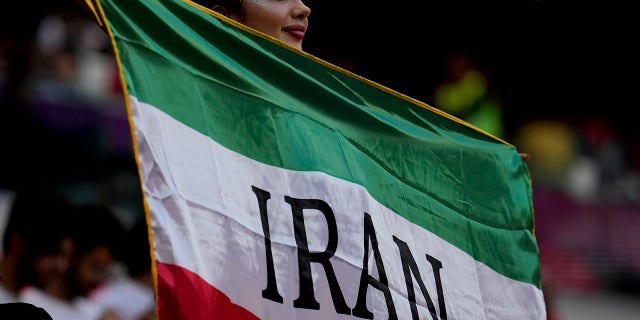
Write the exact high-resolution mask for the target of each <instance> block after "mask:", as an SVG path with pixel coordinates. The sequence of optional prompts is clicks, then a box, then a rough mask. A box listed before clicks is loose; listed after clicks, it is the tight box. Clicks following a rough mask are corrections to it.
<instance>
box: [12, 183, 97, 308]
mask: <svg viewBox="0 0 640 320" xmlns="http://www.w3.org/2000/svg"><path fill="white" fill-rule="evenodd" d="M71 209H72V205H71V203H70V202H69V201H68V200H67V198H66V197H65V196H64V195H62V194H58V193H55V192H50V191H46V190H45V191H40V190H36V191H31V190H29V191H20V192H19V193H18V194H17V196H16V199H15V201H14V205H13V207H12V212H11V218H10V220H13V219H14V218H15V219H16V220H13V221H10V222H9V224H8V228H7V236H8V238H6V239H9V240H10V242H11V241H17V240H16V239H19V241H18V242H13V243H15V245H16V246H17V247H18V249H19V250H18V251H19V252H20V256H19V261H18V266H17V269H16V270H15V282H14V283H13V285H15V286H14V287H13V288H14V290H15V289H17V290H18V300H19V301H21V302H26V303H31V304H33V305H36V306H39V307H42V308H44V309H45V310H46V311H47V312H49V313H50V314H51V316H52V317H53V318H55V319H85V318H83V317H82V316H81V314H80V313H79V312H78V311H77V310H76V309H75V308H74V306H73V305H72V304H71V297H72V296H71V292H70V290H69V286H68V284H67V279H68V278H67V277H68V274H69V268H70V265H71V260H72V258H73V251H74V243H73V240H72V237H71V219H70V212H71ZM14 221H15V222H14ZM12 225H15V226H17V227H16V228H13V227H11V226H12ZM15 230H20V231H19V232H16V231H15ZM8 247H10V246H8ZM87 319H88V318H87Z"/></svg>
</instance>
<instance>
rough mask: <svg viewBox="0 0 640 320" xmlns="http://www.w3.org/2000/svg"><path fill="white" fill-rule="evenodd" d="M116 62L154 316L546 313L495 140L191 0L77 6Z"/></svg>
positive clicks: (524, 192)
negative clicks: (106, 40)
mask: <svg viewBox="0 0 640 320" xmlns="http://www.w3.org/2000/svg"><path fill="white" fill-rule="evenodd" d="M84 1H86V2H87V3H86V4H87V5H88V6H89V8H90V9H91V10H92V11H93V14H94V15H95V17H96V20H97V22H98V23H99V24H100V25H101V26H102V27H103V28H104V29H105V30H106V31H107V32H108V34H109V36H110V38H111V40H112V45H113V50H114V53H115V55H116V57H117V59H118V67H119V70H120V72H121V78H122V82H123V89H124V92H125V97H124V98H125V101H126V105H127V110H128V112H129V114H130V124H131V131H132V138H133V140H134V146H135V157H136V160H137V163H138V169H139V174H140V177H141V182H142V189H143V190H142V191H143V194H144V204H145V208H146V217H147V222H148V224H149V227H150V230H151V231H152V232H151V236H150V241H151V244H152V246H151V247H152V252H150V254H151V255H152V257H153V270H154V280H155V287H156V299H157V306H158V316H159V319H160V320H176V319H273V320H282V319H305V320H312V319H318V320H320V319H322V320H327V319H433V320H436V319H469V320H478V319H508V320H513V319H518V320H523V319H541V320H542V319H546V315H545V304H544V300H543V293H542V290H541V285H540V262H539V253H538V246H537V242H536V239H535V234H534V226H533V205H532V195H531V193H532V190H531V181H530V176H529V172H528V169H527V166H526V164H525V163H524V162H523V161H522V159H521V158H520V157H519V155H518V153H517V151H516V150H515V148H514V147H513V146H512V145H510V144H509V143H507V142H505V141H502V140H500V139H498V138H496V137H493V136H491V135H489V134H487V133H485V132H482V131H481V130H479V129H477V128H475V127H473V126H471V125H469V124H467V123H465V122H463V121H461V120H459V119H457V118H455V117H453V116H450V115H448V114H446V113H443V112H441V111H439V110H437V109H435V108H432V107H430V106H428V105H426V104H424V103H421V102H420V101H416V100H414V99H411V98H409V97H407V96H405V95H402V94H400V93H398V92H395V91H393V90H391V89H388V88H386V87H383V86H381V85H378V84H376V83H374V82H371V81H369V80H367V79H365V78H362V77H359V76H357V75H355V74H352V73H350V72H347V71H345V70H342V69H340V68H338V67H336V66H333V65H331V64H329V63H327V62H325V61H323V60H321V59H318V58H316V57H314V56H312V55H310V54H307V53H304V52H301V51H299V50H296V49H293V48H291V47H289V46H287V45H286V44H284V43H281V42H279V41H278V40H275V39H273V38H271V37H269V36H266V35H263V34H261V33H259V32H257V31H254V30H252V29H249V28H247V27H245V26H243V25H239V24H238V23H235V22H234V21H231V20H229V19H227V18H225V17H222V16H220V15H218V14H217V13H213V12H212V11H210V10H208V9H206V8H203V7H201V6H199V5H197V4H194V3H192V2H190V1H188V0H184V1H183V0H126V1H124V0H93V1H92V0H84Z"/></svg>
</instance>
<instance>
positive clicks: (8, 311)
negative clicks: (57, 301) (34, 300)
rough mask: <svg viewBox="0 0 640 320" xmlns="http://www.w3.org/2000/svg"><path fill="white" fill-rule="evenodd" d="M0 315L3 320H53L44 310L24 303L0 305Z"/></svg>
mask: <svg viewBox="0 0 640 320" xmlns="http://www.w3.org/2000/svg"><path fill="white" fill-rule="evenodd" d="M0 315H2V319H3V320H14V319H15V320H18V319H20V320H53V318H51V315H49V313H48V312H47V311H46V310H44V309H43V308H40V307H38V306H35V305H32V304H30V303H26V302H9V303H0Z"/></svg>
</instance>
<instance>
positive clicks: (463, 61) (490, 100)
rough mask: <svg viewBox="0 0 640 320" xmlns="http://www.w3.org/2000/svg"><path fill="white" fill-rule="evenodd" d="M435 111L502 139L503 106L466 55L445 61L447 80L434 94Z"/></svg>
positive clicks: (457, 54) (454, 55)
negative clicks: (438, 109) (441, 111)
mask: <svg viewBox="0 0 640 320" xmlns="http://www.w3.org/2000/svg"><path fill="white" fill-rule="evenodd" d="M433 102H434V103H435V105H434V106H435V107H437V108H440V109H442V110H444V111H445V112H447V113H449V114H451V115H454V116H456V117H458V118H461V119H462V120H465V121H466V122H469V123H471V124H473V125H475V126H476V127H478V128H480V129H482V130H484V131H485V132H488V133H490V134H492V135H494V136H496V137H502V135H503V125H502V104H501V101H500V99H499V97H498V96H497V94H496V92H494V91H493V90H492V88H491V87H490V84H489V80H488V79H487V76H486V75H485V74H484V72H482V71H481V70H480V69H479V68H478V67H477V66H476V65H475V63H474V61H473V59H472V58H471V56H470V55H469V54H467V53H465V52H457V53H451V54H450V55H449V56H448V57H447V78H446V79H445V80H444V82H442V83H441V84H440V85H439V86H438V87H437V88H436V90H435V92H434V97H433Z"/></svg>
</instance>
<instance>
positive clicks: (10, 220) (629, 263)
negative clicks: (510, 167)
mask: <svg viewBox="0 0 640 320" xmlns="http://www.w3.org/2000/svg"><path fill="white" fill-rule="evenodd" d="M70 2H72V1H70ZM25 38H26V40H25V39H22V40H18V41H16V40H15V39H9V40H5V39H0V108H1V109H0V142H1V145H0V146H1V147H2V148H3V150H4V151H5V152H3V157H0V169H1V170H2V174H1V175H0V234H2V235H3V236H4V237H3V247H2V248H3V251H2V259H1V260H0V273H1V275H2V280H1V281H0V289H1V290H0V302H6V301H18V300H21V301H31V302H35V303H37V304H39V305H42V306H43V307H45V309H47V310H48V311H49V312H51V313H55V314H64V313H69V314H74V313H75V314H78V315H79V314H82V316H78V317H60V319H103V320H106V319H150V318H152V317H153V314H152V313H150V310H152V308H151V306H152V305H153V303H154V297H153V288H152V287H151V286H150V271H151V269H150V251H149V247H148V243H149V242H148V237H147V236H148V234H147V233H146V232H147V227H146V223H145V220H144V214H143V212H144V211H143V208H142V199H141V190H140V186H139V179H138V176H137V169H136V164H135V160H134V159H133V149H132V146H131V141H132V140H131V131H130V128H129V122H128V118H127V114H126V109H125V106H124V100H123V97H122V91H121V84H120V80H119V78H118V76H119V75H118V70H117V67H116V61H115V59H114V56H113V54H112V51H111V46H110V42H109V39H108V37H107V35H106V34H105V33H104V32H103V31H102V30H100V29H99V28H98V27H97V26H96V25H95V23H94V22H93V21H91V20H89V19H88V18H87V17H86V16H84V15H83V13H82V12H80V11H79V10H78V8H75V7H62V8H61V9H60V10H52V11H50V12H47V14H46V15H44V16H42V17H41V18H39V19H38V23H37V27H36V28H35V29H34V32H33V34H32V35H28V36H27V37H25ZM448 58H449V59H448V60H447V62H446V63H445V64H447V66H446V68H447V72H446V74H443V75H441V78H439V79H438V80H437V81H432V82H433V83H438V85H437V86H434V87H433V88H431V89H432V95H431V96H430V97H431V98H430V100H429V101H425V102H427V103H428V104H430V105H432V106H435V107H438V108H442V109H443V110H444V111H446V112H448V113H450V114H452V115H455V116H458V117H460V118H462V119H464V120H466V121H468V122H469V123H472V124H473V125H476V126H477V127H478V128H480V129H482V130H484V131H486V132H488V133H491V134H493V135H495V136H498V137H501V138H503V139H505V140H507V141H509V142H511V143H513V144H514V145H515V146H517V148H518V150H519V151H521V152H526V153H528V154H530V155H531V159H530V160H529V161H528V163H527V165H528V166H529V169H530V172H531V177H532V182H533V185H532V187H533V190H534V191H533V196H534V203H533V205H534V212H535V221H536V236H537V239H538V243H539V246H540V256H541V264H542V277H543V282H544V285H543V286H544V287H545V290H547V289H548V292H549V296H552V295H553V294H554V293H553V292H557V291H563V290H578V291H594V290H615V291H620V292H624V293H633V294H638V293H640V233H638V232H637V226H638V225H640V139H638V138H639V137H638V134H637V132H636V134H635V135H628V134H627V133H629V132H630V131H631V132H633V131H635V130H634V129H629V128H620V127H617V126H616V124H615V123H612V122H610V121H609V120H608V119H607V118H605V117H598V116H589V117H586V118H581V117H570V118H549V117H536V118H531V119H527V120H526V121H523V122H522V123H518V124H517V125H515V126H514V125H513V124H510V125H509V126H505V123H504V120H505V119H504V114H505V112H506V111H508V109H509V108H514V107H515V106H513V105H512V104H507V103H505V101H504V100H502V99H501V92H500V88H496V86H495V82H492V79H491V77H490V76H491V75H490V74H487V73H486V72H484V70H482V69H481V68H480V67H479V66H478V65H477V64H476V63H475V62H474V61H473V58H474V57H473V56H472V55H469V54H466V53H465V52H452V53H451V54H450V55H449V57H448ZM329 62H335V63H336V64H337V65H340V66H343V67H345V68H347V69H350V70H351V71H354V72H358V71H359V70H356V69H357V68H356V67H357V59H356V58H355V57H344V56H340V57H338V58H335V59H334V61H329ZM362 75H364V76H366V73H363V74H362ZM393 89H398V90H400V91H402V88H393ZM510 103H512V100H510ZM604 111H606V110H604ZM636 130H637V129H636ZM3 221H4V224H2V223H1V222H3ZM120 290H122V291H120ZM132 301H136V303H132ZM54 318H56V317H55V316H54Z"/></svg>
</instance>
